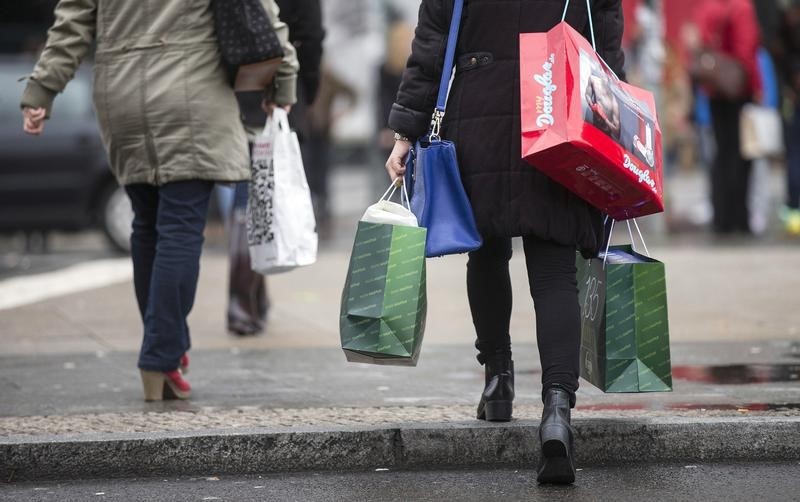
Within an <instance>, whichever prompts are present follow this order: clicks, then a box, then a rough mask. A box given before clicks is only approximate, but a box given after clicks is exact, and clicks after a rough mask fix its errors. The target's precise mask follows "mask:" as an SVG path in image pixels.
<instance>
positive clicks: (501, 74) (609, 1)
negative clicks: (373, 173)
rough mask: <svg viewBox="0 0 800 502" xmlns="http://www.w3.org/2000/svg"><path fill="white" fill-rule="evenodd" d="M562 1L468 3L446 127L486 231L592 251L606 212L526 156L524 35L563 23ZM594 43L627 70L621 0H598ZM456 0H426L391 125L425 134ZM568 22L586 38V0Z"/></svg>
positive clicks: (574, 5) (575, 5)
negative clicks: (521, 97)
mask: <svg viewBox="0 0 800 502" xmlns="http://www.w3.org/2000/svg"><path fill="white" fill-rule="evenodd" d="M564 4H565V1H564V0H465V5H464V14H463V18H462V24H461V30H460V33H459V40H458V46H457V50H456V61H457V71H456V76H455V80H454V82H453V85H452V88H451V91H450V97H449V99H448V104H447V110H446V115H445V119H444V126H443V129H442V130H443V134H442V136H443V137H444V138H446V139H450V140H452V141H454V142H455V143H456V148H457V151H458V161H459V166H460V168H461V176H462V181H463V182H464V186H465V188H466V190H467V194H468V195H469V197H470V200H471V202H472V207H473V209H474V212H475V218H476V220H477V222H478V229H479V230H480V232H481V234H482V235H483V237H484V238H491V237H515V236H522V235H535V236H537V237H540V238H543V239H548V240H553V241H555V242H558V243H560V244H565V245H574V246H575V247H576V248H577V249H579V250H580V251H581V252H582V253H583V254H584V255H594V254H596V253H597V251H598V250H599V248H600V245H601V242H602V239H603V225H602V219H601V215H600V213H599V212H598V211H597V210H595V209H593V208H591V207H590V206H588V205H587V204H586V203H584V202H583V201H582V200H580V199H579V198H578V197H576V196H574V195H573V194H572V193H571V192H569V191H568V190H566V189H565V188H562V187H561V186H560V185H558V184H557V183H555V182H553V181H550V179H549V178H547V177H546V176H545V175H543V174H541V173H540V172H539V171H538V170H537V169H535V168H534V167H532V166H531V165H530V164H528V163H526V162H524V161H521V160H520V148H521V146H520V111H519V106H520V105H519V33H529V32H543V31H547V30H549V29H550V28H552V27H553V26H555V25H556V24H557V23H558V22H559V21H560V20H561V14H562V12H563V9H564ZM591 5H592V16H593V20H594V30H595V37H596V40H597V50H598V52H599V53H600V55H601V56H602V57H603V58H604V59H605V61H606V62H607V63H608V64H609V66H610V67H611V68H612V69H613V70H614V71H615V72H616V73H617V74H618V75H619V76H620V77H623V74H622V67H623V62H624V56H623V53H622V50H621V48H620V43H621V39H622V29H623V22H622V7H621V0H591ZM452 10H453V0H423V1H422V5H421V6H420V12H419V22H418V25H417V30H416V36H415V38H414V43H413V46H412V54H411V57H410V58H409V60H408V64H407V67H406V70H405V72H404V74H403V80H402V83H401V85H400V90H399V92H398V94H397V101H396V102H395V103H394V105H393V106H392V111H391V114H390V116H389V127H391V128H392V129H394V130H395V131H397V132H400V133H402V134H404V135H406V136H409V137H412V138H413V137H419V136H421V135H423V134H425V133H426V132H427V129H428V126H429V123H430V117H431V113H432V112H433V109H434V107H435V104H436V95H437V92H438V86H439V77H440V75H441V72H442V65H443V61H444V51H445V46H446V43H447V33H448V29H449V26H450V17H451V15H452ZM567 22H569V23H570V24H571V25H572V26H573V27H575V28H576V29H577V30H578V31H579V32H581V33H583V34H584V35H585V36H586V37H587V38H589V23H588V16H587V9H586V2H585V0H572V2H571V3H570V7H569V11H568V14H567Z"/></svg>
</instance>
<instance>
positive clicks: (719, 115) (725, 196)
mask: <svg viewBox="0 0 800 502" xmlns="http://www.w3.org/2000/svg"><path fill="white" fill-rule="evenodd" d="M744 105H745V101H728V100H723V99H712V100H711V119H712V121H713V123H714V138H715V140H716V142H717V156H716V159H714V165H713V166H712V167H711V204H712V205H713V207H714V222H713V228H714V232H716V233H720V234H724V233H730V232H745V233H748V232H750V222H749V216H748V211H747V189H748V186H749V181H750V170H751V168H752V162H750V161H749V160H745V159H744V158H743V157H742V153H741V149H740V148H741V138H740V136H739V116H740V115H741V113H742V107H744Z"/></svg>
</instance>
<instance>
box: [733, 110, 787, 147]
mask: <svg viewBox="0 0 800 502" xmlns="http://www.w3.org/2000/svg"><path fill="white" fill-rule="evenodd" d="M739 133H740V148H741V151H742V157H744V158H745V159H748V160H752V159H765V158H774V157H780V156H781V155H783V146H784V145H783V122H782V119H781V114H780V112H778V110H776V109H774V108H769V107H766V106H760V105H755V104H752V103H748V104H746V105H744V108H742V114H741V116H740V117H739Z"/></svg>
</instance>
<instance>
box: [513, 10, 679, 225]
mask: <svg viewBox="0 0 800 502" xmlns="http://www.w3.org/2000/svg"><path fill="white" fill-rule="evenodd" d="M519 50H520V104H521V116H522V158H523V159H525V160H526V161H528V162H529V163H530V164H532V165H533V166H535V167H536V168H537V169H539V170H540V171H542V172H544V173H545V174H547V175H548V176H549V177H551V178H552V179H554V180H555V181H557V182H559V183H561V184H562V185H564V186H565V187H567V188H569V189H570V190H572V191H573V192H575V193H576V194H577V195H578V196H580V197H581V198H583V199H584V200H586V201H587V202H589V203H590V204H592V205H593V206H595V207H597V208H598V209H600V210H601V211H603V212H605V213H607V214H609V215H610V216H611V217H612V218H614V219H616V220H625V219H628V218H634V217H638V216H644V215H647V214H653V213H658V212H661V211H663V210H664V202H663V190H662V160H661V128H660V127H659V125H658V121H657V120H656V106H655V99H654V98H653V95H652V94H651V93H649V92H647V91H645V90H642V89H639V88H636V87H634V86H632V85H628V84H626V83H624V82H622V81H620V80H619V79H618V78H617V77H616V76H615V75H614V73H613V72H612V71H611V70H610V69H609V68H608V67H607V65H606V64H605V63H604V62H603V60H602V59H600V57H599V56H598V55H597V54H596V53H595V51H594V50H593V49H592V46H591V44H590V43H589V42H588V41H587V40H586V39H585V38H583V36H581V34H580V33H578V32H577V31H575V30H574V29H573V28H572V27H571V26H570V25H569V24H567V23H565V22H562V23H559V24H558V25H556V26H555V27H554V28H553V29H552V30H550V31H548V32H547V33H522V34H521V35H520V47H519Z"/></svg>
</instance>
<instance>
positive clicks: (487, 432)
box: [0, 417, 800, 482]
mask: <svg viewBox="0 0 800 502" xmlns="http://www.w3.org/2000/svg"><path fill="white" fill-rule="evenodd" d="M537 425H538V422H536V421H523V420H520V421H514V422H511V423H508V424H484V423H479V422H469V423H466V422H462V423H450V424H436V423H431V424H413V425H402V424H400V425H397V426H392V427H339V428H333V429H332V428H325V429H323V428H313V427H308V428H302V429H301V428H297V429H287V428H281V429H268V428H258V429H236V430H235V431H231V430H218V431H202V432H201V433H155V434H142V433H136V434H105V435H94V436H79V437H63V436H61V437H60V436H39V437H34V438H19V439H10V438H6V439H3V440H0V482H7V481H15V480H43V479H65V478H69V479H89V478H113V477H134V476H137V477H138V476H142V477H144V476H186V475H221V474H254V473H259V474H263V473H270V472H280V471H314V470H340V471H341V470H367V469H375V468H391V469H411V468H425V467H431V466H436V467H468V466H469V467H481V466H494V467H496V466H525V465H535V464H536V462H537V460H538V455H539V451H538V445H537V441H536V427H537ZM575 427H576V429H577V436H576V449H577V452H578V459H577V461H578V465H579V467H580V466H583V467H589V466H596V465H604V464H625V463H643V462H645V463H646V462H649V463H657V462H686V463H701V462H711V461H720V460H747V461H781V460H783V461H786V460H798V459H800V417H781V418H772V417H758V418H756V417H753V418H724V419H676V418H667V419H662V418H659V419H641V418H640V419H636V420H633V419H588V420H576V421H575Z"/></svg>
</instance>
